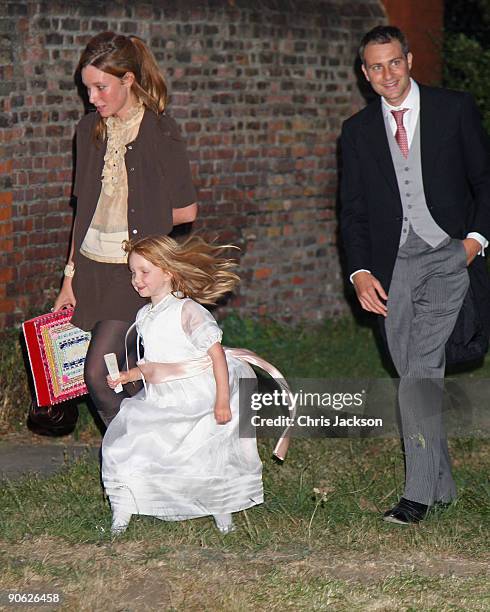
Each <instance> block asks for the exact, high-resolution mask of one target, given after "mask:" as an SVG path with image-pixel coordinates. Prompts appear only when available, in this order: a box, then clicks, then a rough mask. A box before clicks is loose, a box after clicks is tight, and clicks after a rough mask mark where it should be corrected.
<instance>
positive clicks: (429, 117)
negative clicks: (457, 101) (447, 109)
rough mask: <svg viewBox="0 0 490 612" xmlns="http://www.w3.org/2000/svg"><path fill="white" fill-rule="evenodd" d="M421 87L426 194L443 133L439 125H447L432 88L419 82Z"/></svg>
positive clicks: (423, 168) (422, 154) (423, 173)
mask: <svg viewBox="0 0 490 612" xmlns="http://www.w3.org/2000/svg"><path fill="white" fill-rule="evenodd" d="M419 88H420V114H419V122H420V151H421V157H422V178H423V182H424V188H425V193H426V196H427V194H428V188H429V183H430V179H431V177H432V176H433V175H434V174H433V171H432V170H433V168H434V163H435V161H436V158H437V155H438V152H439V148H440V146H441V142H442V140H443V134H442V133H441V132H440V128H439V127H438V126H442V125H445V122H444V121H442V120H441V115H442V114H443V113H444V108H441V107H440V104H437V105H436V104H435V102H434V100H433V97H432V96H431V95H430V93H431V92H430V89H429V88H427V87H424V86H423V85H420V84H419Z"/></svg>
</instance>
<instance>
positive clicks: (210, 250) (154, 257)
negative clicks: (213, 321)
mask: <svg viewBox="0 0 490 612" xmlns="http://www.w3.org/2000/svg"><path fill="white" fill-rule="evenodd" d="M123 248H124V250H125V251H126V253H127V254H128V258H129V257H130V256H131V254H132V253H137V254H138V255H141V257H144V258H145V259H146V260H147V261H149V262H150V263H152V264H153V265H155V266H158V267H159V268H161V269H162V270H165V271H166V272H169V273H170V274H171V275H172V293H174V294H175V293H177V292H180V293H181V294H182V295H183V297H190V298H192V299H194V300H196V301H197V302H200V303H202V304H216V302H217V301H218V300H219V299H220V298H221V297H223V296H224V295H225V294H226V293H228V292H230V291H232V290H233V289H234V288H235V287H236V286H237V284H238V283H239V282H240V277H239V276H238V275H237V274H235V273H234V272H232V271H231V270H232V269H233V268H235V267H236V266H237V263H236V262H235V261H234V260H233V259H227V258H226V257H223V256H222V253H223V251H225V250H226V249H230V248H231V249H237V248H238V247H236V246H234V245H231V244H224V245H217V244H213V243H209V242H206V241H205V240H203V239H202V238H201V237H200V236H190V237H189V238H187V239H186V240H185V241H184V242H177V241H176V240H174V239H173V238H169V237H168V236H148V237H147V238H141V239H139V240H129V241H125V242H124V243H123ZM178 297H180V295H179V296H178Z"/></svg>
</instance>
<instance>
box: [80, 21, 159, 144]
mask: <svg viewBox="0 0 490 612" xmlns="http://www.w3.org/2000/svg"><path fill="white" fill-rule="evenodd" d="M86 66H94V68H98V69H99V70H102V72H107V73H108V74H112V75H113V76H115V77H118V78H120V79H122V78H123V76H124V75H125V74H126V73H127V72H132V73H133V74H134V82H133V84H132V86H131V90H132V92H133V93H134V95H135V96H136V97H137V98H138V100H140V102H142V103H143V104H144V105H145V106H146V107H147V108H149V109H150V110H152V111H153V112H154V113H156V114H157V115H158V114H160V113H163V111H164V109H165V105H166V103H167V86H166V84H165V79H164V78H163V75H162V73H161V72H160V69H159V67H158V64H157V62H156V59H155V57H154V55H153V53H152V52H151V51H150V49H149V48H148V47H147V45H146V44H145V42H144V41H143V40H142V39H141V38H139V37H138V36H124V34H116V33H115V32H101V33H100V34H97V35H96V36H94V37H93V38H91V39H90V40H89V41H88V43H87V46H86V47H85V49H84V51H83V53H82V55H81V56H80V60H79V62H78V66H77V70H76V73H77V74H78V75H81V72H82V70H83V68H85V67H86ZM105 135H106V127H105V122H104V120H103V119H102V117H99V120H98V122H97V124H96V126H95V138H96V139H103V138H105Z"/></svg>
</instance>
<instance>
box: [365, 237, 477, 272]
mask: <svg viewBox="0 0 490 612" xmlns="http://www.w3.org/2000/svg"><path fill="white" fill-rule="evenodd" d="M463 246H464V250H465V251H466V263H467V265H468V266H469V265H470V263H471V262H472V261H473V260H474V259H475V257H476V256H477V255H478V253H479V252H480V251H481V249H482V246H481V244H480V243H479V242H478V240H475V239H474V238H465V239H464V240H463ZM356 276H357V274H356Z"/></svg>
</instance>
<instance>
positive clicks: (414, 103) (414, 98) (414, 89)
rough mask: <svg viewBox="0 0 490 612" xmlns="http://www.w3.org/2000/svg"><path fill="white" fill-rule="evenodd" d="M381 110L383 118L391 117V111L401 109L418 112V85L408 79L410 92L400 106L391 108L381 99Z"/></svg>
mask: <svg viewBox="0 0 490 612" xmlns="http://www.w3.org/2000/svg"><path fill="white" fill-rule="evenodd" d="M381 108H382V109H383V115H384V116H385V117H392V116H393V115H392V114H391V111H393V110H401V109H402V108H408V109H409V110H413V111H415V112H418V111H419V109H420V89H419V86H418V84H417V83H416V82H415V81H414V80H413V79H412V78H410V91H409V92H408V96H407V97H406V98H405V100H403V102H402V104H401V105H400V106H391V105H390V104H388V102H386V100H385V99H384V98H383V97H381Z"/></svg>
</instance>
